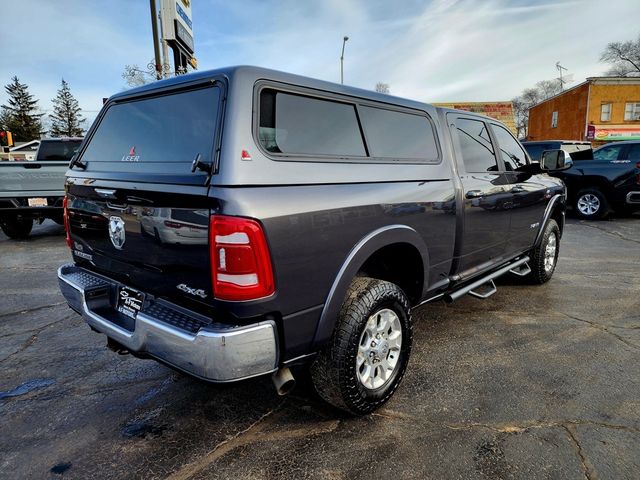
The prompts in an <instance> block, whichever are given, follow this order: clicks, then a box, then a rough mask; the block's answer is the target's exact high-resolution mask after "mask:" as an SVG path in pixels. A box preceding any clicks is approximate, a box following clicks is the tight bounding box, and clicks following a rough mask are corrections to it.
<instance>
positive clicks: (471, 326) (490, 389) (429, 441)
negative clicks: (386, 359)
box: [0, 216, 640, 480]
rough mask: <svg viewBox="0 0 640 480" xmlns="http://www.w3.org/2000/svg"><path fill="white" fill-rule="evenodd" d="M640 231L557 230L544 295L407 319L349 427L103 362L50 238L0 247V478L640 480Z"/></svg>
mask: <svg viewBox="0 0 640 480" xmlns="http://www.w3.org/2000/svg"><path fill="white" fill-rule="evenodd" d="M639 220H640V217H638V216H636V217H634V218H630V217H627V218H617V219H614V220H611V221H606V222H591V223H586V222H579V221H576V220H569V223H568V225H567V228H566V231H565V237H564V239H563V243H562V247H561V252H560V260H559V265H558V269H557V271H556V274H555V276H554V278H553V279H552V281H551V282H550V283H548V284H546V285H544V286H541V287H532V286H527V285H523V284H521V283H519V282H518V281H517V280H513V279H503V280H501V281H500V283H499V290H498V293H497V294H496V295H494V296H493V297H491V298H490V299H488V300H486V301H479V300H476V299H473V298H470V297H466V298H463V299H462V300H460V301H458V302H457V303H455V304H453V305H451V306H445V305H444V304H442V303H436V304H431V305H426V306H424V307H421V308H420V309H418V310H417V311H416V312H415V314H414V318H415V320H416V326H415V347H414V351H413V356H412V360H411V363H410V365H409V369H408V372H407V375H406V377H405V380H404V382H403V384H402V386H401V387H400V389H399V390H398V392H397V393H396V395H395V396H394V398H393V399H392V400H391V401H390V402H389V403H388V404H387V405H386V406H385V408H383V409H382V410H380V411H379V412H377V413H375V414H373V415H370V416H368V417H363V418H349V417H347V416H345V415H343V414H341V413H338V412H336V411H334V410H332V409H330V408H329V407H326V406H324V405H323V404H322V403H321V402H319V401H318V400H317V398H315V397H314V395H313V393H312V392H311V389H310V388H309V387H308V385H305V384H304V382H303V384H302V385H299V387H298V388H297V389H296V390H295V391H294V393H293V394H292V395H290V396H288V397H284V398H280V397H278V396H277V395H276V394H275V391H274V389H273V387H272V385H271V381H270V380H269V379H258V380H254V381H249V382H243V383H240V384H235V385H231V386H223V387H216V386H211V385H207V384H204V383H202V382H199V381H196V380H193V379H191V378H188V377H186V376H183V375H180V374H178V373H175V372H173V371H172V370H169V369H167V368H165V367H163V366H161V365H159V364H157V363H155V362H152V361H143V360H137V359H134V358H131V357H130V356H120V355H117V354H115V353H113V352H111V351H109V350H107V349H106V347H105V337H104V336H101V335H98V334H95V333H92V332H91V331H90V330H89V328H88V327H87V326H86V325H85V324H84V322H83V321H82V320H81V318H80V317H79V316H78V315H76V314H75V313H73V312H72V311H71V310H70V309H69V308H67V306H66V304H65V303H64V300H63V298H62V296H61V295H60V293H59V291H58V285H57V279H56V268H57V267H58V265H60V264H62V263H64V262H66V261H68V260H69V258H70V254H69V251H68V249H67V247H66V245H65V242H64V236H63V231H62V228H61V227H59V226H58V225H56V224H54V223H49V222H46V223H45V224H43V225H41V226H39V227H36V228H35V229H34V234H33V237H32V238H31V239H30V240H29V241H24V242H15V241H10V240H8V239H6V237H4V236H2V234H0V286H1V289H2V301H1V302H0V368H1V370H0V371H1V372H2V374H1V375H0V419H1V421H0V477H2V478H58V477H60V476H63V477H65V478H88V477H96V478H166V477H169V478H172V479H187V478H193V479H199V478H230V477H233V478H236V479H243V478H335V479H338V478H345V479H346V478H349V479H351V478H366V479H368V480H370V479H375V478H421V479H422V478H435V479H442V478H563V479H573V478H576V479H584V478H587V479H596V478H600V479H607V478H618V479H619V478H628V479H632V478H638V476H639V475H640V473H639V472H640V368H639V365H640V268H639V267H640V221H639Z"/></svg>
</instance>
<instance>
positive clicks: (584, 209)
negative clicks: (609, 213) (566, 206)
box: [578, 193, 600, 215]
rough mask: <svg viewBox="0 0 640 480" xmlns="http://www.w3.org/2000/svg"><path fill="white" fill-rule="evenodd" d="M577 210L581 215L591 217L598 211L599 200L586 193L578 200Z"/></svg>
mask: <svg viewBox="0 0 640 480" xmlns="http://www.w3.org/2000/svg"><path fill="white" fill-rule="evenodd" d="M578 210H580V213H582V214H583V215H593V214H594V213H596V212H597V211H598V210H600V199H599V198H598V197H597V196H595V195H594V194H592V193H586V194H584V195H582V196H581V197H580V198H579V199H578Z"/></svg>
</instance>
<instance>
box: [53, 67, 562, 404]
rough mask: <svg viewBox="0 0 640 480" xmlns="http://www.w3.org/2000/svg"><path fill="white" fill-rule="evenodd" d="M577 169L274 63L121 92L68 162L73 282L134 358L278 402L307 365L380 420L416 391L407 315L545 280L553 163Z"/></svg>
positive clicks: (102, 325) (454, 115)
mask: <svg viewBox="0 0 640 480" xmlns="http://www.w3.org/2000/svg"><path fill="white" fill-rule="evenodd" d="M565 161H566V159H565V156H564V153H563V152H562V151H560V150H552V151H547V152H545V154H544V155H543V158H542V161H541V162H540V163H539V164H538V163H535V164H532V163H531V162H530V160H529V157H528V156H527V154H526V152H525V151H524V149H523V148H522V146H521V145H520V143H518V141H517V140H516V139H515V138H514V137H513V135H512V134H511V132H509V130H508V129H507V128H505V127H504V125H502V124H501V123H499V122H497V121H495V120H492V119H490V118H487V117H483V116H479V115H476V114H473V113H469V112H462V111H456V110H448V109H442V108H435V107H433V106H432V105H427V104H424V103H419V102H415V101H410V100H404V99H400V98H395V97H391V96H388V95H383V94H379V93H376V92H371V91H366V90H360V89H356V88H350V87H347V86H343V85H336V84H332V83H327V82H322V81H318V80H313V79H310V78H305V77H300V76H296V75H291V74H286V73H281V72H275V71H271V70H266V69H260V68H254V67H235V68H228V69H221V70H214V71H208V72H198V73H194V74H189V75H184V76H180V77H177V78H172V79H167V80H163V81H159V82H155V83H153V84H150V85H147V86H143V87H140V88H137V89H134V90H130V91H127V92H123V93H119V94H116V95H114V96H113V97H111V98H110V99H109V101H108V102H107V103H106V104H105V105H104V107H103V109H102V111H101V112H100V114H99V116H98V118H97V120H96V122H95V123H94V125H93V127H92V128H91V129H90V131H89V132H88V134H87V138H86V141H85V143H84V144H83V146H82V147H81V150H80V152H79V154H78V156H77V157H76V158H75V159H74V160H73V161H72V162H71V165H70V166H71V168H70V170H69V172H68V173H67V181H66V192H67V197H66V198H67V203H66V209H65V212H66V213H65V218H66V225H67V240H68V243H69V246H70V247H71V252H72V255H73V263H70V264H66V265H62V266H61V267H60V268H59V270H58V279H59V283H60V288H61V291H62V293H63V294H64V296H65V298H66V300H67V302H68V304H69V306H70V307H71V308H72V309H74V310H75V311H77V312H78V313H80V314H81V315H82V316H83V317H84V319H85V321H86V322H87V323H88V324H89V325H90V326H91V328H92V329H93V330H95V331H97V332H101V333H103V334H106V336H107V338H108V341H107V344H108V346H109V347H110V348H112V349H114V350H116V351H118V352H120V353H131V354H133V355H135V356H138V357H142V358H154V359H156V360H159V361H160V362H163V363H165V364H166V365H169V366H171V367H173V368H176V369H178V370H181V371H183V372H187V373H189V374H191V375H193V376H196V377H199V378H201V379H204V380H207V381H210V382H233V381H238V380H242V379H246V378H250V377H254V376H257V375H267V374H269V375H272V377H273V381H274V384H275V386H276V388H277V390H278V391H279V392H281V393H284V392H286V391H287V390H289V389H290V388H291V387H292V386H293V384H294V378H293V375H292V370H293V371H294V372H295V371H296V370H298V368H296V369H293V367H299V370H300V372H301V373H305V372H308V373H310V375H311V378H312V381H313V384H314V386H315V388H316V390H317V391H318V393H319V394H320V396H321V397H322V398H323V399H325V400H326V401H327V402H329V403H331V404H332V405H334V406H336V407H338V408H341V409H344V410H346V411H348V412H351V413H354V414H365V413H367V412H371V411H372V410H374V409H375V408H377V407H379V406H380V405H382V404H383V403H384V402H386V401H387V400H388V399H389V398H390V397H391V395H392V394H393V393H394V391H395V390H396V389H397V387H398V385H399V384H400V381H401V379H402V376H403V374H404V371H405V368H406V366H407V363H408V361H409V356H410V352H411V343H412V320H411V311H412V309H413V308H415V307H417V306H418V305H421V304H423V303H426V302H428V301H434V300H437V299H444V300H445V301H454V300H455V299H457V298H459V297H461V296H462V295H466V294H471V295H473V296H475V297H478V298H487V297H488V296H490V295H492V294H493V293H495V291H496V286H495V284H494V279H495V278H497V277H499V276H501V275H504V274H507V273H511V274H513V275H520V276H522V277H524V278H526V279H528V280H529V281H530V282H531V283H537V284H541V283H544V282H546V281H548V280H549V279H550V278H551V276H552V275H553V272H554V269H555V266H556V260H557V258H558V251H559V245H560V239H561V237H562V231H563V227H564V212H565V188H564V185H563V184H562V181H561V180H559V179H557V178H554V177H551V176H549V175H547V174H546V173H545V171H544V170H557V169H562V168H567V167H569V165H565ZM479 328H480V327H479ZM79 361H81V360H79ZM304 367H308V369H306V368H304Z"/></svg>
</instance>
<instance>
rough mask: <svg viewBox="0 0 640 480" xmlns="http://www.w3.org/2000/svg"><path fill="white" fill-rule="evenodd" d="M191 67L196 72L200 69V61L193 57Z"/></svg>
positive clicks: (190, 62) (190, 61)
mask: <svg viewBox="0 0 640 480" xmlns="http://www.w3.org/2000/svg"><path fill="white" fill-rule="evenodd" d="M189 65H191V66H192V67H193V68H194V69H195V70H197V69H198V60H196V57H191V58H190V59H189Z"/></svg>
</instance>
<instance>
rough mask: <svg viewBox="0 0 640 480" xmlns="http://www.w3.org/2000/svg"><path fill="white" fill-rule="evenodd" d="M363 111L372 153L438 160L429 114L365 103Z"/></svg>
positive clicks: (394, 156) (393, 156)
mask: <svg viewBox="0 0 640 480" xmlns="http://www.w3.org/2000/svg"><path fill="white" fill-rule="evenodd" d="M359 111H360V115H361V120H362V127H363V128H364V131H365V133H366V136H367V141H368V143H369V149H370V150H371V152H370V155H371V156H372V157H386V158H401V159H421V160H426V161H431V162H433V161H437V160H438V147H437V146H436V141H435V137H434V134H433V127H432V126H431V122H429V119H427V118H426V117H424V116H421V115H413V114H410V113H402V112H395V111H391V110H385V109H381V108H373V107H365V106H362V107H360V109H359Z"/></svg>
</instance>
